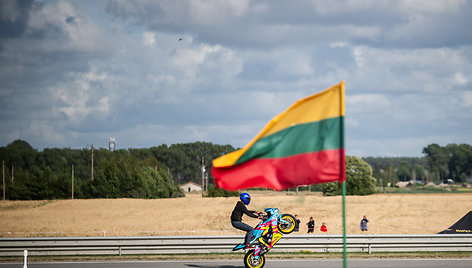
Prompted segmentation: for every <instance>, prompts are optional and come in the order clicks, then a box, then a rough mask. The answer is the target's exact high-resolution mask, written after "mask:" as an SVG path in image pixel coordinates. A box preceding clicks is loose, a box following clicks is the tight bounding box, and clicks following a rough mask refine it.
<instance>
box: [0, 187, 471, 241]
mask: <svg viewBox="0 0 472 268" xmlns="http://www.w3.org/2000/svg"><path fill="white" fill-rule="evenodd" d="M249 193H250V194H251V195H252V197H253V198H252V203H251V204H250V205H249V209H253V210H263V209H264V208H266V207H278V208H279V209H280V210H281V211H282V212H284V213H290V214H293V215H295V214H297V215H298V217H299V218H300V220H301V221H302V222H301V226H300V232H299V233H300V234H304V233H306V230H307V228H306V222H308V219H309V217H310V216H312V217H314V219H315V234H342V203H341V197H340V196H338V197H323V196H322V195H321V194H319V193H316V194H311V195H307V193H299V194H298V196H296V195H295V194H294V193H293V192H291V193H287V192H277V193H274V192H272V191H249ZM237 200H238V198H237V197H230V198H224V197H221V198H202V197H201V196H200V195H199V194H187V197H185V198H176V199H155V200H143V199H93V200H54V201H0V236H1V237H36V236H149V235H159V236H161V235H165V236H176V235H242V234H243V232H241V231H238V230H235V229H233V227H232V226H231V224H230V220H229V217H230V214H231V211H232V209H233V208H234V205H235V204H236V201H237ZM471 209H472V194H375V195H370V196H347V197H346V214H347V217H346V223H347V224H346V230H347V234H361V231H360V230H359V223H360V220H361V219H362V216H363V215H366V216H367V218H368V219H369V221H370V222H369V223H368V227H369V231H368V234H433V233H437V232H439V231H441V230H443V229H446V228H447V227H449V226H450V225H452V224H453V223H455V222H456V221H457V220H459V219H460V218H461V217H462V216H464V215H465V214H466V213H467V212H468V211H470V210H471ZM243 221H245V222H247V223H248V224H250V225H252V226H254V225H256V224H257V222H258V220H257V219H252V218H249V217H247V216H244V217H243ZM322 222H325V223H326V225H327V227H328V232H327V233H321V232H320V230H319V228H320V225H321V223H322Z"/></svg>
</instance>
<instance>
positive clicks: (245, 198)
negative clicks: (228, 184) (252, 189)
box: [239, 193, 251, 205]
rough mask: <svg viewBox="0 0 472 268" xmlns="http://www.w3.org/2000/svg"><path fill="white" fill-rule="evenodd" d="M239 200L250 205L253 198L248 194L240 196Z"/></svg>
mask: <svg viewBox="0 0 472 268" xmlns="http://www.w3.org/2000/svg"><path fill="white" fill-rule="evenodd" d="M239 199H241V201H243V203H244V204H246V205H249V203H251V196H250V195H249V194H248V193H242V194H240V195H239Z"/></svg>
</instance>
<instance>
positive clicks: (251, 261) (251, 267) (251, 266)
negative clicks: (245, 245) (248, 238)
mask: <svg viewBox="0 0 472 268" xmlns="http://www.w3.org/2000/svg"><path fill="white" fill-rule="evenodd" d="M264 265H265V257H264V255H259V258H257V259H256V257H255V256H254V250H249V251H248V252H247V253H246V255H244V266H246V268H262V267H264Z"/></svg>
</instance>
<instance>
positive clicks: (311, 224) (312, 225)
mask: <svg viewBox="0 0 472 268" xmlns="http://www.w3.org/2000/svg"><path fill="white" fill-rule="evenodd" d="M306 225H308V233H313V231H314V230H315V220H314V219H313V217H310V221H309V222H307V224H306Z"/></svg>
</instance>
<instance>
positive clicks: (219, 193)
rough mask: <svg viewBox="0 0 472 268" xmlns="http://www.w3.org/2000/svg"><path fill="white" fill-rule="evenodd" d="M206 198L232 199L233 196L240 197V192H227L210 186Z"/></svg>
mask: <svg viewBox="0 0 472 268" xmlns="http://www.w3.org/2000/svg"><path fill="white" fill-rule="evenodd" d="M206 196H207V197H231V196H239V192H236V191H227V190H225V189H223V188H218V187H216V186H215V185H210V187H209V188H208V193H207V195H206Z"/></svg>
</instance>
